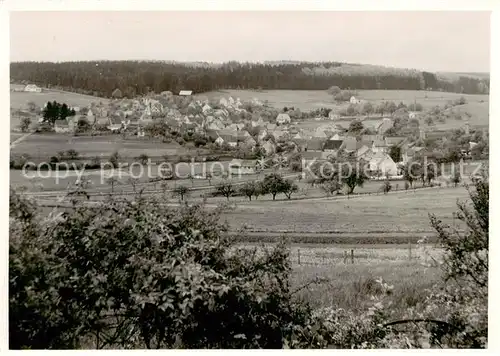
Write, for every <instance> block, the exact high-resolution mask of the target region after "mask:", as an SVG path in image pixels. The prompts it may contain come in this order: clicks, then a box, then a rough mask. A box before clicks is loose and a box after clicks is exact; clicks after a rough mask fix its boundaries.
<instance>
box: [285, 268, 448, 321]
mask: <svg viewBox="0 0 500 356" xmlns="http://www.w3.org/2000/svg"><path fill="white" fill-rule="evenodd" d="M318 277H319V278H324V279H325V281H324V282H322V283H320V284H314V285H310V286H309V287H308V288H305V289H303V290H302V291H301V292H300V294H299V295H300V296H301V297H302V298H304V299H305V300H308V301H309V302H311V303H312V305H313V306H316V307H334V308H335V307H337V308H343V309H346V310H351V311H354V312H361V311H366V309H367V308H368V307H369V306H371V305H373V301H371V300H370V297H371V295H374V294H377V291H378V289H379V287H378V285H377V283H376V282H375V280H376V279H378V278H382V279H383V280H384V282H386V283H388V284H389V285H393V286H394V289H393V292H392V294H391V296H390V301H392V306H391V309H392V310H393V311H394V313H395V317H396V316H397V315H398V314H399V312H402V311H404V310H406V309H407V308H408V307H414V306H415V305H416V304H417V303H418V302H422V301H423V300H424V299H425V297H426V296H427V295H428V294H429V292H428V289H430V288H431V287H432V286H433V285H435V284H437V283H439V282H441V273H440V270H439V269H438V268H436V267H426V266H424V265H422V264H421V262H420V261H408V260H407V261H395V262H393V261H372V262H371V263H356V262H355V263H354V264H344V263H338V264H330V265H306V264H304V265H294V267H293V272H292V286H293V287H294V288H295V289H297V288H299V287H300V286H304V285H306V284H307V283H308V282H309V281H311V280H314V279H315V278H318Z"/></svg>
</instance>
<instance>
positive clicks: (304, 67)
mask: <svg viewBox="0 0 500 356" xmlns="http://www.w3.org/2000/svg"><path fill="white" fill-rule="evenodd" d="M367 67H368V69H367ZM372 67H373V68H372ZM311 68H312V69H311ZM318 68H320V69H321V68H327V69H324V70H318ZM336 68H340V69H339V70H335V69H336ZM10 74H11V81H14V82H23V81H25V82H29V83H35V84H38V85H40V86H44V87H53V88H59V89H65V90H69V91H75V92H79V93H83V94H90V95H95V96H102V97H112V96H113V93H115V96H117V93H119V94H120V95H119V96H120V97H122V96H123V97H128V98H131V97H135V96H136V95H144V94H147V93H149V92H151V91H153V92H156V93H159V92H162V91H172V92H174V93H175V92H178V91H180V90H183V89H188V90H193V91H194V92H195V93H202V92H207V91H212V90H220V89H257V90H258V89H289V90H326V89H328V88H330V87H331V86H333V85H335V86H338V87H340V88H342V89H352V90H355V89H360V90H361V89H394V90H423V89H431V90H442V91H449V92H460V93H467V94H486V93H488V92H489V80H487V79H477V78H471V77H465V76H460V77H458V79H450V80H449V81H447V80H443V79H439V78H438V77H437V76H436V74H434V73H429V72H418V71H415V70H405V69H400V70H395V69H390V68H386V69H383V67H375V66H355V65H345V64H342V63H336V62H329V63H306V62H304V63H293V64H290V63H282V64H280V63H275V64H265V63H263V64H258V63H238V62H228V63H224V64H219V65H211V64H205V65H190V64H186V63H169V62H159V61H156V62H155V61H149V62H148V61H97V62H96V61H92V62H63V63H51V62H16V63H11V65H10ZM117 89H118V90H119V91H118V92H117V91H116V90H117Z"/></svg>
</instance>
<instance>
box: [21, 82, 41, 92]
mask: <svg viewBox="0 0 500 356" xmlns="http://www.w3.org/2000/svg"><path fill="white" fill-rule="evenodd" d="M24 91H25V92H28V93H41V92H42V88H40V87H38V86H36V85H35V84H28V85H26V86H25V87H24Z"/></svg>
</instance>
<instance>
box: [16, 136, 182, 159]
mask: <svg viewBox="0 0 500 356" xmlns="http://www.w3.org/2000/svg"><path fill="white" fill-rule="evenodd" d="M11 137H12V136H11ZM70 149H74V150H76V151H77V152H78V153H79V154H80V155H81V156H84V157H95V156H102V157H109V156H110V155H111V154H113V152H115V151H118V152H119V154H120V155H121V156H123V157H132V158H133V157H137V156H139V155H140V154H143V153H144V154H147V155H148V156H150V157H157V158H159V157H162V156H164V155H185V154H187V153H188V149H186V148H184V147H181V146H180V145H179V144H177V143H175V142H172V143H161V142H157V141H147V140H136V139H130V140H129V139H123V138H122V137H121V136H120V135H104V136H76V137H75V136H72V135H69V134H55V133H50V134H48V133H47V134H45V133H44V134H33V135H31V136H29V137H28V138H27V139H26V140H24V141H22V142H21V143H19V144H18V145H16V146H15V147H13V148H12V149H11V153H12V154H28V155H30V156H31V157H39V158H41V159H48V158H50V156H53V155H56V154H57V153H58V152H60V151H67V150H70Z"/></svg>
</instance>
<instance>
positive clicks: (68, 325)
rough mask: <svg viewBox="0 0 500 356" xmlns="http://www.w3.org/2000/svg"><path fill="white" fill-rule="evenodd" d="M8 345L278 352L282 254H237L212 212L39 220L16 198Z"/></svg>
mask: <svg viewBox="0 0 500 356" xmlns="http://www.w3.org/2000/svg"><path fill="white" fill-rule="evenodd" d="M10 208H11V226H10V261H9V262H10V271H9V278H10V290H9V294H10V314H9V318H10V320H9V322H10V347H11V348H16V349H18V348H24V347H27V348H77V347H96V348H104V347H124V348H131V347H147V348H160V347H189V348H201V347H204V348H206V347H212V348H213V347H217V348H246V347H253V348H259V347H261V348H281V347H282V344H283V339H285V338H286V337H287V330H288V329H290V328H289V325H291V324H294V323H296V322H298V321H299V319H297V318H298V317H299V316H300V315H299V314H300V313H297V312H296V311H297V309H296V308H294V307H293V306H292V304H291V303H292V302H291V298H290V293H289V286H288V272H289V264H288V254H287V250H286V249H285V247H284V245H279V246H278V247H277V248H276V249H274V250H272V251H269V253H266V254H264V255H259V256H256V255H255V254H252V253H250V252H249V251H247V250H238V249H236V250H232V251H231V253H228V248H229V247H230V245H231V242H230V241H229V240H228V239H227V238H226V237H225V235H224V230H225V227H224V226H223V225H220V224H219V222H218V217H217V214H216V213H207V212H204V211H203V210H202V209H200V208H199V207H196V206H195V207H183V208H181V210H180V211H177V210H169V209H166V208H164V207H162V206H161V205H160V204H159V203H157V202H156V201H153V200H149V201H145V200H141V199H138V200H136V201H134V202H120V203H118V202H114V201H108V202H107V203H106V204H103V206H102V207H101V208H99V209H96V210H90V209H87V208H83V207H80V208H77V210H76V211H75V212H74V213H72V214H66V215H61V216H58V217H53V218H50V219H41V218H39V217H38V215H37V213H36V209H35V207H34V206H33V205H32V204H31V203H29V202H27V201H25V200H24V199H23V198H20V197H18V196H16V195H15V194H13V195H12V196H11V205H10Z"/></svg>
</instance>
